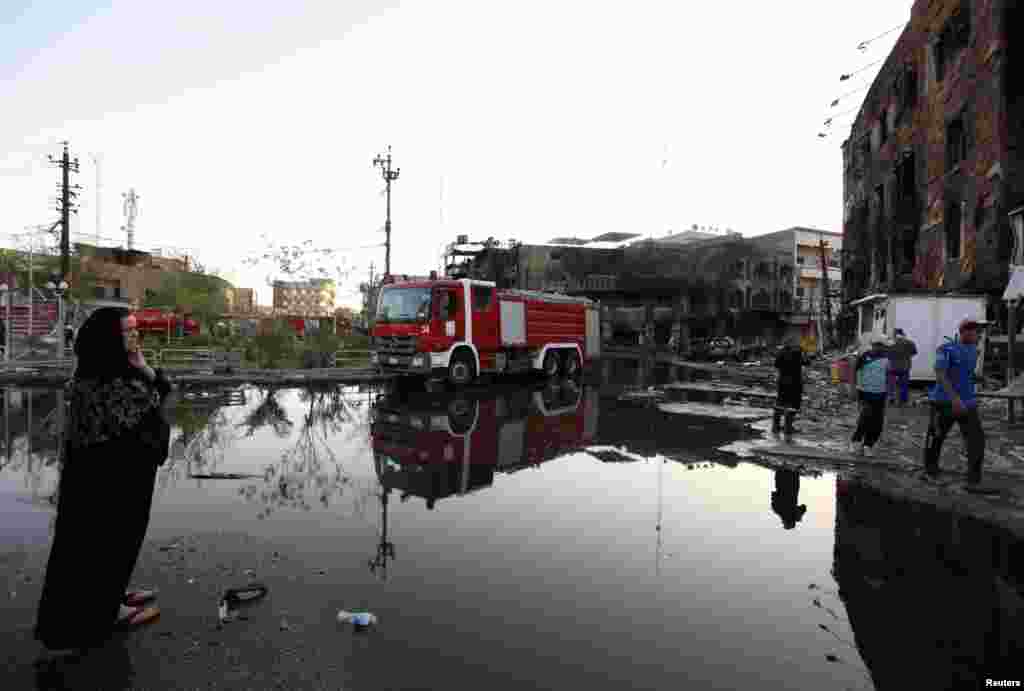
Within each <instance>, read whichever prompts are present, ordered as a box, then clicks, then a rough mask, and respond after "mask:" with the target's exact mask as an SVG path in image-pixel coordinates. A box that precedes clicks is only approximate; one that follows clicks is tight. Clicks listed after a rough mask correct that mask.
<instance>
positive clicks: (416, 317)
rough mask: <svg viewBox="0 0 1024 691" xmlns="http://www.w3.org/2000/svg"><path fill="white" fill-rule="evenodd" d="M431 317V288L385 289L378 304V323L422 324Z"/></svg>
mask: <svg viewBox="0 0 1024 691" xmlns="http://www.w3.org/2000/svg"><path fill="white" fill-rule="evenodd" d="M429 316H430V288H384V289H383V290H382V291H381V293H380V299H379V300H378V303H377V321H378V322H381V323H385V322H421V321H426V320H427V318H428V317H429Z"/></svg>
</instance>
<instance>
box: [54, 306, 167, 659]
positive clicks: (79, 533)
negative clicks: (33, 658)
mask: <svg viewBox="0 0 1024 691" xmlns="http://www.w3.org/2000/svg"><path fill="white" fill-rule="evenodd" d="M75 355H76V356H77V358H78V363H77V367H76V369H75V374H74V377H73V378H72V380H71V381H70V382H69V383H68V385H67V390H68V396H69V400H70V406H69V416H68V425H67V439H66V442H65V446H64V457H63V463H62V467H61V477H60V487H59V494H58V505H57V523H56V528H55V534H54V538H53V546H52V547H51V549H50V558H49V563H48V564H47V567H46V579H45V581H44V583H43V593H42V597H41V599H40V602H39V611H38V616H37V621H36V630H35V635H36V638H37V639H38V640H39V641H40V642H42V644H43V645H44V646H45V647H46V648H47V650H48V651H50V652H51V653H56V654H60V653H66V652H73V651H81V650H84V649H88V648H91V647H95V646H98V645H100V644H102V643H103V642H104V641H105V640H106V639H107V638H108V637H109V636H110V634H111V633H112V632H113V631H114V630H115V629H117V628H119V627H126V626H133V625H138V624H139V623H142V622H143V621H148V620H150V619H152V618H153V617H154V616H156V614H157V613H158V612H157V610H156V609H155V608H153V607H148V608H147V607H142V606H139V605H141V602H140V600H144V599H146V593H138V592H135V593H132V592H127V591H126V587H127V586H128V581H129V579H130V578H131V575H132V571H133V570H134V569H135V562H136V560H137V559H138V556H139V550H140V549H141V547H142V541H143V539H144V538H145V536H146V528H147V527H148V525H149V513H150V507H151V504H152V500H153V484H154V481H155V479H156V470H157V467H158V466H159V465H161V464H162V463H163V462H164V461H165V460H166V459H167V452H168V447H169V442H170V427H169V425H168V424H167V422H166V421H165V419H164V415H163V410H162V407H163V403H164V399H165V398H166V397H167V395H168V394H169V393H170V391H171V385H170V384H169V383H168V381H167V379H166V377H164V375H163V373H162V372H160V371H159V370H156V371H154V370H153V369H152V368H151V367H149V365H147V364H146V361H145V359H144V358H143V356H142V353H141V351H140V350H139V335H138V330H137V326H136V323H135V319H134V317H132V316H131V314H130V312H128V310H125V309H120V308H114V307H103V308H100V309H98V310H96V311H95V312H93V314H92V315H91V316H90V317H89V318H88V319H87V320H86V322H85V324H83V325H82V328H81V330H80V331H79V333H78V338H77V339H76V341H75Z"/></svg>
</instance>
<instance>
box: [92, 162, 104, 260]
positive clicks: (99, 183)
mask: <svg viewBox="0 0 1024 691" xmlns="http://www.w3.org/2000/svg"><path fill="white" fill-rule="evenodd" d="M90 158H92V163H93V166H95V168H96V229H95V230H96V246H97V247H99V245H100V238H102V237H103V231H102V229H103V210H102V209H103V207H102V199H103V194H102V191H103V178H102V176H101V175H100V172H101V171H100V167H101V166H100V164H101V163H102V160H103V154H101V153H93V154H90Z"/></svg>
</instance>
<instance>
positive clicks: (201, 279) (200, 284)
mask: <svg viewBox="0 0 1024 691" xmlns="http://www.w3.org/2000/svg"><path fill="white" fill-rule="evenodd" d="M229 287H230V286H229V284H228V282H227V281H225V280H224V279H222V278H220V277H217V276H207V275H205V274H200V273H193V272H176V273H173V274H171V275H169V276H165V277H164V279H163V281H162V282H161V284H160V288H158V289H157V290H156V291H153V292H150V293H148V294H147V296H146V306H147V307H163V308H174V309H177V308H185V309H188V310H189V311H190V312H191V314H192V316H193V317H194V318H195V319H196V320H198V321H199V322H200V323H201V324H203V326H204V327H205V328H206V331H207V333H209V332H210V331H211V330H212V329H211V327H212V326H213V325H214V324H215V323H216V322H217V321H218V320H219V319H220V318H221V316H222V315H223V314H224V312H225V311H227V294H226V293H227V290H228V288H229Z"/></svg>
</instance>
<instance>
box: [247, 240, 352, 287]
mask: <svg viewBox="0 0 1024 691" xmlns="http://www.w3.org/2000/svg"><path fill="white" fill-rule="evenodd" d="M261 237H262V239H263V241H264V243H265V246H264V248H263V249H261V250H258V251H257V252H256V255H255V256H253V257H250V258H248V259H246V260H244V263H245V264H247V265H249V266H254V267H259V266H262V267H264V268H265V269H266V270H267V274H266V284H267V285H268V286H273V285H274V280H275V279H277V278H279V277H281V276H284V277H285V279H286V280H289V281H307V280H310V279H314V278H322V279H333V280H334V283H335V285H336V286H340V285H342V283H344V282H346V281H347V280H348V278H349V276H351V274H352V271H353V268H354V267H353V266H352V265H351V264H349V262H348V260H347V259H346V258H345V257H344V256H343V253H344V252H345V251H346V250H345V249H338V248H333V249H332V248H323V247H315V246H314V245H313V241H312V240H305V241H303V242H300V243H298V244H295V245H289V244H281V243H278V242H277V241H275V240H273V239H271V238H270V237H269V236H268V235H265V234H264V235H262V236H261Z"/></svg>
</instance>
